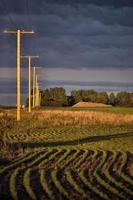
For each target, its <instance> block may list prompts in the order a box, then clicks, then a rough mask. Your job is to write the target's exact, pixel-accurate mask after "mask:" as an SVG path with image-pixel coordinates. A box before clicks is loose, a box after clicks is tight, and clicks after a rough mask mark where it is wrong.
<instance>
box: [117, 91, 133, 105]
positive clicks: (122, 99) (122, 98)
mask: <svg viewBox="0 0 133 200" xmlns="http://www.w3.org/2000/svg"><path fill="white" fill-rule="evenodd" d="M116 104H117V105H118V106H131V105H132V99H131V95H130V93H128V92H119V93H118V94H117V95H116Z"/></svg>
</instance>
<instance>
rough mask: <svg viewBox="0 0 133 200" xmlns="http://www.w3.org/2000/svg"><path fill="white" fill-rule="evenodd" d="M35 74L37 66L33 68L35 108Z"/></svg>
mask: <svg viewBox="0 0 133 200" xmlns="http://www.w3.org/2000/svg"><path fill="white" fill-rule="evenodd" d="M35 76H36V67H34V68H33V108H35Z"/></svg>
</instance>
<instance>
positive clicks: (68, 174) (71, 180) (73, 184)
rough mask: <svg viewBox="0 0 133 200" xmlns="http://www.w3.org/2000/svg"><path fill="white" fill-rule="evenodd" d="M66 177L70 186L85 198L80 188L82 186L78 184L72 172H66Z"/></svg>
mask: <svg viewBox="0 0 133 200" xmlns="http://www.w3.org/2000/svg"><path fill="white" fill-rule="evenodd" d="M65 175H66V180H67V181H68V182H69V184H70V185H71V186H72V187H73V189H74V190H75V191H76V192H77V193H79V194H80V195H82V196H84V195H85V194H84V190H83V189H82V188H80V186H79V185H78V184H77V183H76V181H75V180H74V178H73V176H72V174H71V171H66V172H65Z"/></svg>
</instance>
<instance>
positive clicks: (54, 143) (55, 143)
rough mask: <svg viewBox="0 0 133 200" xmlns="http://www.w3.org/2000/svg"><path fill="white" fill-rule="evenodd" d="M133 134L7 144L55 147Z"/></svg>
mask: <svg viewBox="0 0 133 200" xmlns="http://www.w3.org/2000/svg"><path fill="white" fill-rule="evenodd" d="M131 136H133V132H128V133H119V134H113V135H102V136H90V137H86V138H80V139H76V140H67V141H42V142H18V143H12V144H9V146H10V147H11V148H13V149H17V148H20V147H22V148H35V147H55V146H56V147H57V146H64V145H78V144H84V143H90V142H99V141H108V140H111V139H117V138H126V137H131Z"/></svg>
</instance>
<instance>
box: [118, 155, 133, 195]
mask: <svg viewBox="0 0 133 200" xmlns="http://www.w3.org/2000/svg"><path fill="white" fill-rule="evenodd" d="M121 157H122V162H121V165H120V166H119V168H118V170H117V173H118V175H119V176H120V177H121V178H122V179H123V180H124V181H126V182H127V183H129V184H130V185H131V186H132V187H133V180H132V179H131V178H129V177H128V176H127V175H125V174H124V173H123V172H122V169H123V168H124V166H125V164H126V161H127V154H126V153H125V152H123V154H122V156H121ZM132 194H133V193H132Z"/></svg>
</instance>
